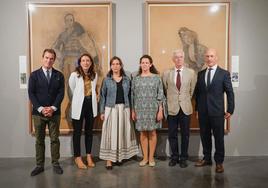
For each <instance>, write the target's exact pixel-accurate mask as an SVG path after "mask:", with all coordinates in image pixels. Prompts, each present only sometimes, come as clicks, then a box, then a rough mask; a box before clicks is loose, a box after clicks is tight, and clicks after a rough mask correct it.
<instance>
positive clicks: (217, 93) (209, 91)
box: [194, 66, 235, 116]
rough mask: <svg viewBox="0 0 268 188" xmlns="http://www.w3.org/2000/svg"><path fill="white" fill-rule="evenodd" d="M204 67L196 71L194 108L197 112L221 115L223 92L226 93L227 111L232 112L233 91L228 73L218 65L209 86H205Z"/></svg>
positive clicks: (222, 110) (223, 112) (222, 112)
mask: <svg viewBox="0 0 268 188" xmlns="http://www.w3.org/2000/svg"><path fill="white" fill-rule="evenodd" d="M205 73H206V69H205V70H202V71H200V72H199V73H198V76H197V83H196V87H195V93H194V96H195V99H196V108H195V110H196V111H198V114H200V115H201V114H203V115H209V116H223V115H224V114H225V111H224V93H226V95H227V112H229V113H230V114H233V112H234V106H235V105H234V92H233V87H232V82H231V77H230V73H229V72H228V71H226V70H224V69H222V68H220V67H219V66H217V69H216V71H215V74H214V77H213V79H212V81H211V84H210V86H209V87H208V88H207V86H206V83H205Z"/></svg>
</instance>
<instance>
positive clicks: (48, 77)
mask: <svg viewBox="0 0 268 188" xmlns="http://www.w3.org/2000/svg"><path fill="white" fill-rule="evenodd" d="M46 77H47V83H49V81H50V74H49V70H47V75H46Z"/></svg>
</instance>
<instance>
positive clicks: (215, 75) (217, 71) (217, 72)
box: [208, 66, 219, 89]
mask: <svg viewBox="0 0 268 188" xmlns="http://www.w3.org/2000/svg"><path fill="white" fill-rule="evenodd" d="M218 75H219V66H217V68H216V71H215V74H214V76H213V78H212V80H211V83H210V85H209V87H208V89H209V88H211V87H212V86H213V84H214V83H215V81H214V80H216V77H217V76H218Z"/></svg>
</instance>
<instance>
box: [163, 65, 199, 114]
mask: <svg viewBox="0 0 268 188" xmlns="http://www.w3.org/2000/svg"><path fill="white" fill-rule="evenodd" d="M181 74H182V80H181V88H180V91H179V90H178V89H177V87H176V83H175V81H174V80H175V79H174V76H175V68H173V69H169V70H167V71H165V72H164V73H163V84H164V89H165V93H166V96H167V105H168V114H169V115H177V114H178V113H179V111H180V108H181V109H182V111H183V112H184V114H186V115H190V114H192V113H193V107H192V102H191V99H192V96H193V93H194V88H195V84H196V74H195V72H194V70H192V69H189V68H187V67H183V70H182V72H181Z"/></svg>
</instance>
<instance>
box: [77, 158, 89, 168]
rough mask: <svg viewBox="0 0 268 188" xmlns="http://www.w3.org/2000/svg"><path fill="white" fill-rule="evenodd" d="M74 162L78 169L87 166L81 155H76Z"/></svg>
mask: <svg viewBox="0 0 268 188" xmlns="http://www.w3.org/2000/svg"><path fill="white" fill-rule="evenodd" d="M74 162H75V164H76V166H77V168H79V169H87V166H86V165H85V164H84V162H83V160H82V158H81V157H76V158H75V159H74Z"/></svg>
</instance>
